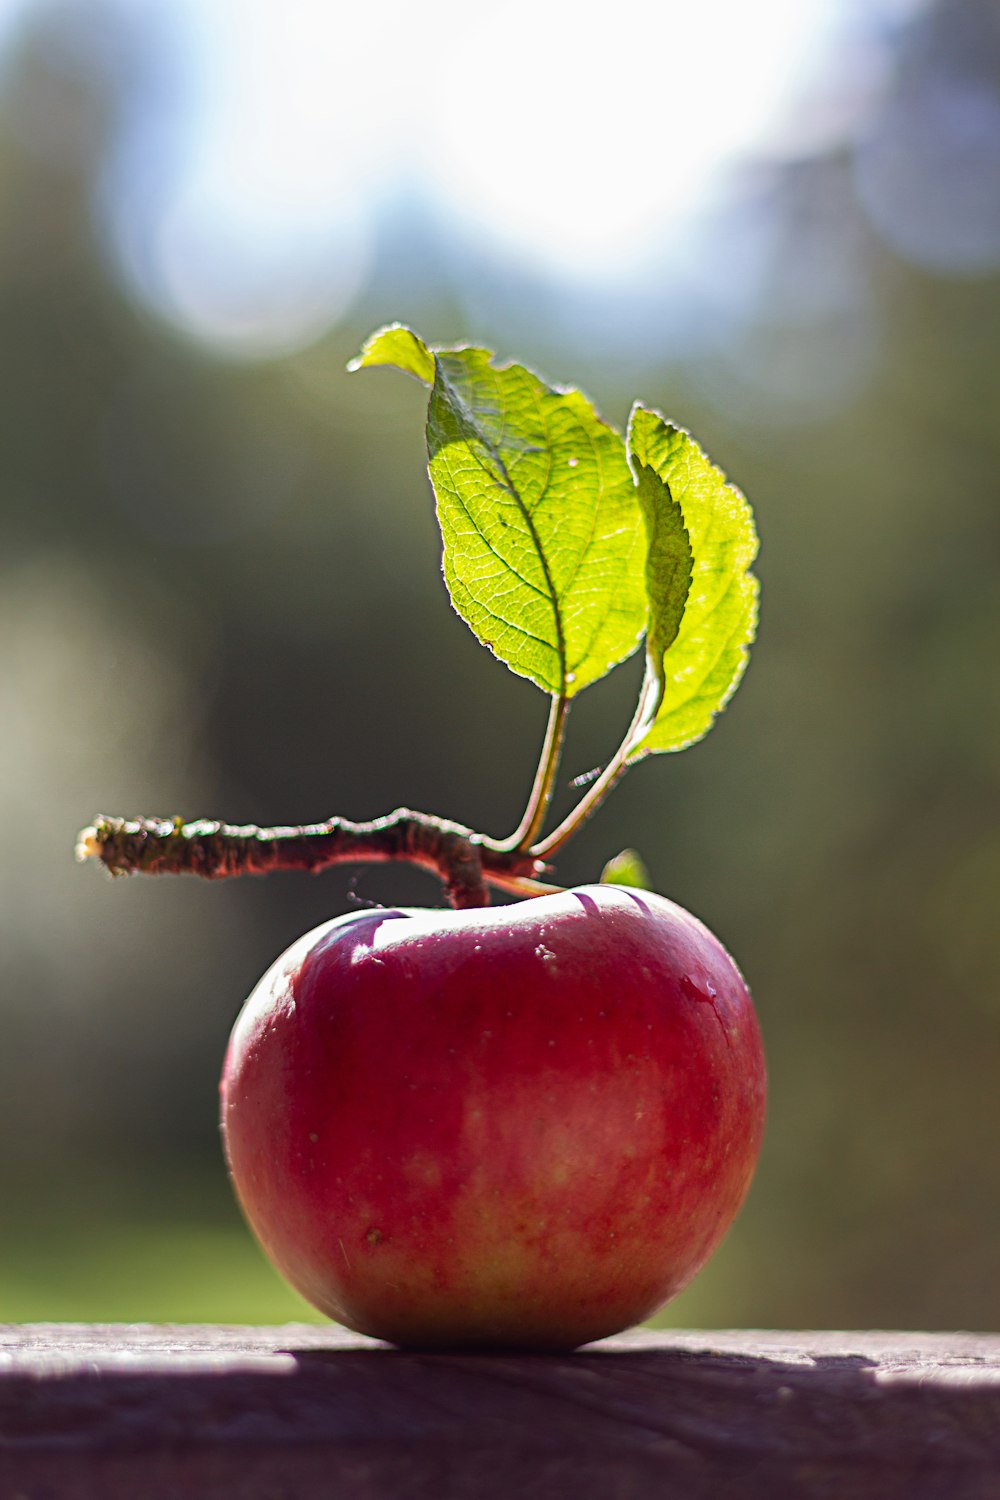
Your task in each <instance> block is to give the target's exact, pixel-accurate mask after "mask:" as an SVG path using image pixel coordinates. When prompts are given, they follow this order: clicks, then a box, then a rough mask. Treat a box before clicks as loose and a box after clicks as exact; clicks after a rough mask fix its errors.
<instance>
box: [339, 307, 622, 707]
mask: <svg viewBox="0 0 1000 1500" xmlns="http://www.w3.org/2000/svg"><path fill="white" fill-rule="evenodd" d="M369 364H396V365H398V367H399V368H400V369H403V370H405V371H406V372H407V373H409V374H415V375H417V376H418V378H420V379H422V380H425V381H428V380H429V379H430V371H431V367H432V366H433V384H432V389H431V396H430V403H429V407H428V413H427V449H428V455H429V472H430V477H431V483H432V485H433V487H434V492H435V495H436V497H437V515H438V522H439V525H440V528H441V536H442V540H443V544H444V556H443V567H444V576H445V581H446V583H447V585H448V590H449V593H450V595H451V599H452V603H453V605H454V606H455V609H456V610H457V611H458V613H459V614H460V615H461V616H462V618H463V619H464V620H465V621H466V623H467V624H468V625H469V626H470V627H471V629H472V630H473V632H474V633H475V634H476V636H478V638H479V639H480V640H481V641H482V642H483V644H484V645H486V646H488V647H489V648H490V650H491V651H493V652H494V654H495V655H496V656H498V657H499V658H500V659H501V661H504V662H506V664H507V666H509V667H510V668H511V670H512V671H514V672H517V673H519V674H520V675H521V676H522V677H528V678H530V679H531V681H533V682H535V683H537V685H538V686H539V687H540V688H543V689H544V690H545V691H547V692H549V693H553V694H559V695H562V696H565V697H567V698H571V697H573V696H574V695H575V694H576V693H578V692H580V691H581V689H583V688H585V687H587V686H588V684H590V683H592V682H596V681H597V680H598V678H600V677H603V676H604V675H605V673H606V672H608V671H610V669H611V668H612V667H613V666H615V665H617V663H618V662H620V661H623V660H624V659H625V657H627V656H630V655H631V654H632V652H633V651H634V650H635V649H636V646H637V645H638V643H639V640H640V638H641V636H642V632H643V629H644V627H645V623H646V598H645V587H644V579H643V567H644V554H645V547H644V537H643V528H642V521H641V516H640V512H639V508H638V506H637V505H636V500H635V488H634V484H633V480H632V476H631V472H630V470H629V467H628V461H627V459H626V456H625V447H624V444H623V442H622V439H621V436H620V434H619V433H617V432H616V431H615V430H614V429H613V428H612V427H610V426H608V424H607V423H605V422H603V421H602V420H601V419H600V418H599V417H598V416H597V414H596V412H595V411H594V409H593V407H592V406H591V405H590V403H589V402H588V401H587V399H586V398H585V397H584V396H583V395H581V394H580V392H579V391H574V390H559V389H555V388H553V387H551V386H547V385H545V384H544V382H543V381H541V380H540V379H539V377H538V376H537V375H535V374H533V373H532V371H530V370H527V369H525V368H524V367H523V366H522V365H517V364H495V363H494V362H493V355H492V354H491V352H490V351H489V350H488V349H471V348H448V349H435V350H433V351H432V350H430V349H428V348H427V346H426V345H425V344H423V343H422V342H421V340H420V339H418V338H417V336H416V335H415V334H413V333H410V331H409V330H408V329H403V328H400V327H399V326H398V325H397V326H394V327H392V328H389V329H383V330H381V331H380V332H379V333H376V334H374V335H373V336H372V338H371V339H369V341H368V343H367V344H366V345H365V348H364V350H363V351H362V354H361V355H360V356H359V359H358V360H357V361H355V367H356V368H359V367H361V366H365V365H369Z"/></svg>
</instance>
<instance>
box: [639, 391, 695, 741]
mask: <svg viewBox="0 0 1000 1500" xmlns="http://www.w3.org/2000/svg"><path fill="white" fill-rule="evenodd" d="M662 426H663V420H662V418H661V417H659V416H657V415H656V414H655V413H654V412H651V411H647V410H646V409H645V408H644V407H641V406H634V407H633V408H632V414H631V416H630V418H629V429H628V456H629V462H630V464H631V467H632V473H633V474H634V476H635V485H636V494H637V496H638V500H639V507H640V509H641V511H642V519H643V523H644V525H645V528H646V546H647V550H646V594H647V596H648V599H649V620H648V624H647V626H646V661H647V664H648V667H649V674H650V682H651V691H650V694H649V699H648V701H647V702H645V703H644V704H643V708H644V710H645V713H644V723H643V725H642V726H641V727H642V728H643V730H645V729H648V727H649V725H650V724H651V723H652V721H653V719H654V718H655V716H656V712H657V709H658V708H659V705H660V703H661V701H662V698H663V692H664V688H665V686H666V678H665V676H664V671H663V659H664V656H665V655H666V653H667V651H668V650H669V648H670V647H671V646H672V645H673V643H674V641H675V640H676V639H677V633H678V631H679V630H680V628H681V621H682V619H683V618H684V610H685V607H686V605H687V601H688V595H689V593H690V591H691V574H692V570H693V567H694V557H693V554H692V552H691V538H690V537H689V535H688V532H687V527H686V526H685V525H684V513H683V511H682V510H681V507H680V505H679V503H678V502H677V501H676V500H675V499H674V497H673V495H672V494H671V493H670V486H669V485H668V484H667V482H666V480H665V479H662V478H661V477H660V475H659V474H658V473H657V471H656V468H655V467H654V465H655V461H656V442H657V438H658V436H659V430H660V428H662Z"/></svg>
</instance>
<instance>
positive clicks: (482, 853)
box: [76, 807, 560, 908]
mask: <svg viewBox="0 0 1000 1500" xmlns="http://www.w3.org/2000/svg"><path fill="white" fill-rule="evenodd" d="M76 852H77V858H78V859H81V860H84V859H96V860H99V861H100V862H101V863H102V864H103V865H104V866H105V868H106V869H107V870H109V871H110V873H111V874H112V875H179V874H191V875H200V876H201V877H202V878H203V879H205V880H222V879H225V878H227V877H229V876H233V875H264V874H268V873H269V872H270V871H272V870H308V871H313V872H316V871H319V870H325V869H328V868H329V867H330V866H331V865H338V864H381V863H385V862H387V861H391V860H401V861H405V862H407V863H409V864H413V865H418V866H420V867H421V868H422V869H425V870H432V871H434V872H435V873H436V874H437V875H438V876H440V878H441V880H442V882H443V884H444V887H445V890H446V891H447V894H448V899H449V900H450V901H451V904H452V905H453V906H455V907H460V908H461V907H470V906H485V905H487V903H488V902H489V891H488V889H487V887H489V886H495V887H497V888H498V889H501V890H505V891H509V892H511V893H512V894H514V895H521V896H541V895H546V894H549V893H551V892H554V891H557V890H559V889H560V887H558V886H551V885H547V884H545V883H544V882H543V881H542V880H540V879H539V876H541V875H542V874H544V873H545V870H546V868H547V867H546V865H545V863H544V861H542V860H541V859H539V858H537V856H535V855H533V854H530V853H528V852H526V851H524V850H517V849H507V848H505V847H504V846H503V845H502V844H500V843H498V842H497V841H496V840H494V839H490V838H487V837H485V836H484V835H483V834H480V833H474V832H473V831H472V830H471V829H469V828H463V827H462V826H461V824H459V823H451V822H449V821H448V820H447V819H445V818H437V817H433V816H431V815H430V814H428V813H418V812H411V811H410V809H409V808H405V807H400V808H397V809H396V811H395V812H393V813H390V814H389V815H388V816H387V817H384V818H376V819H375V820H374V821H373V822H371V823H352V822H350V821H349V820H348V819H347V818H330V819H328V820H327V821H326V822H325V823H310V824H306V825H304V826H302V827H294V828H291V827H289V828H258V827H257V826H256V824H253V823H249V824H244V825H242V826H234V825H232V824H229V823H215V822H206V821H199V822H195V823H185V822H183V820H182V819H180V818H136V819H134V820H127V819H125V818H108V817H98V818H96V819H95V820H94V823H93V824H92V825H91V827H89V828H85V829H84V830H83V832H82V833H81V834H80V836H79V840H78V843H77V848H76Z"/></svg>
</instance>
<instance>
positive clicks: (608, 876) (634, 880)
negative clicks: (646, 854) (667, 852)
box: [601, 849, 653, 891]
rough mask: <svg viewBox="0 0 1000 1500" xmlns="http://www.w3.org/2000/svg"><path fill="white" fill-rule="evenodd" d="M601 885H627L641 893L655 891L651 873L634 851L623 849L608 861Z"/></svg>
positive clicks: (602, 874)
mask: <svg viewBox="0 0 1000 1500" xmlns="http://www.w3.org/2000/svg"><path fill="white" fill-rule="evenodd" d="M601 885H627V886H633V887H634V888H635V889H636V890H640V891H651V890H652V889H653V886H652V882H651V880H650V878H649V871H648V870H647V869H646V866H645V864H644V862H643V860H642V858H641V857H640V855H638V854H636V852H635V850H634V849H623V850H622V852H621V853H620V854H616V855H615V857H614V859H609V860H608V862H607V864H606V865H605V866H604V869H603V870H602V871H601Z"/></svg>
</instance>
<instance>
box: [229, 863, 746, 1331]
mask: <svg viewBox="0 0 1000 1500" xmlns="http://www.w3.org/2000/svg"><path fill="white" fill-rule="evenodd" d="M221 1092H222V1131H223V1139H224V1145H225V1150H226V1156H227V1160H228V1164H229V1170H230V1173H231V1176H232V1180H233V1183H234V1186H235V1189H236V1193H237V1196H238V1198H239V1200H240V1203H241V1205H242V1207H243V1210H244V1212H245V1214H246V1217H247V1219H248V1221H249V1223H250V1225H251V1227H252V1228H253V1230H254V1232H255V1233H256V1235H257V1237H258V1239H259V1240H260V1243H261V1245H262V1246H263V1248H264V1250H265V1252H266V1253H267V1255H268V1256H269V1257H270V1259H271V1260H272V1262H273V1263H274V1265H275V1266H276V1267H277V1268H278V1270H279V1271H281V1272H282V1273H283V1275H284V1276H285V1277H286V1278H287V1280H288V1281H289V1282H291V1284H292V1286H294V1287H295V1288H296V1289H297V1290H298V1291H299V1292H300V1293H301V1294H302V1295H303V1296H304V1297H305V1298H306V1299H307V1300H308V1301H309V1302H311V1303H313V1304H314V1306H316V1307H317V1308H319V1309H321V1310H322V1311H323V1312H324V1313H326V1314H327V1315H328V1316H329V1317H331V1318H333V1319H335V1320H336V1321H337V1322H340V1323H344V1324H346V1325H347V1326H348V1327H349V1328H354V1329H356V1330H358V1331H360V1332H362V1333H367V1334H371V1335H373V1336H375V1337H376V1338H381V1339H386V1340H388V1341H390V1342H391V1343H395V1344H399V1345H403V1346H407V1347H411V1348H413V1347H417V1348H426V1349H434V1348H438V1349H440V1348H462V1347H465V1348H493V1349H525V1350H565V1349H572V1348H575V1347H576V1346H578V1345H579V1344H582V1343H585V1342H588V1341H589V1340H591V1339H596V1338H601V1337H603V1336H604V1335H606V1334H611V1333H616V1332H619V1331H620V1330H621V1329H623V1328H626V1327H629V1326H631V1325H632V1324H633V1323H637V1322H640V1321H642V1320H643V1319H645V1318H648V1317H649V1316H650V1315H651V1314H652V1313H654V1312H655V1311H656V1310H657V1308H659V1307H661V1306H662V1305H663V1303H665V1302H666V1301H668V1299H669V1298H671V1297H673V1296H674V1295H675V1294H676V1293H677V1292H679V1291H680V1290H681V1288H682V1287H684V1286H685V1285H686V1284H687V1283H688V1282H689V1281H690V1280H691V1278H692V1277H693V1276H694V1275H695V1273H696V1272H697V1271H698V1270H699V1269H700V1267H701V1266H702V1265H703V1264H704V1263H705V1261H706V1260H707V1259H708V1257H709V1255H711V1253H712V1251H713V1250H714V1249H715V1247H716V1245H717V1244H718V1243H719V1241H720V1239H721V1238H722V1236H723V1234H724V1233H725V1231H726V1229H727V1228H728V1226H729V1224H730V1223H731V1221H732V1219H733V1217H734V1215H735V1213H736V1211H737V1209H738V1208H739V1206H740V1203H741V1202H742V1200H743V1197H744V1195H745V1193H746V1191H747V1188H748V1186H749V1184H750V1179H751V1176H752V1174H753V1170H754V1166H755V1163H756V1160H757V1155H758V1151H759V1148H760V1141H761V1136H762V1133H763V1127H764V1108H765V1095H766V1078H765V1068H764V1056H763V1050H762V1047H761V1040H760V1033H759V1030H758V1026H757V1020H756V1017H755V1015H754V1010H753V1005H752V1002H751V1000H750V996H749V994H748V991H747V988H746V985H745V984H744V981H743V978H742V976H741V975H740V972H739V970H738V969H737V967H736V965H735V964H734V962H733V960H732V959H731V958H730V957H729V955H728V953H727V952H726V950H725V949H724V948H723V947H722V945H721V944H720V943H719V941H718V939H717V938H715V937H714V936H713V935H712V934H711V933H710V932H709V931H708V929H707V928H706V927H704V926H703V925H702V924H701V923H700V922H699V921H697V919H696V918H694V917H692V916H691V915H690V914H689V913H688V912H686V911H684V910H683V909H682V908H681V907H678V906H675V905H674V904H673V902H671V901H668V900H666V899H665V898H664V897H662V896H656V895H652V894H650V893H648V892H646V891H639V890H632V889H626V888H624V887H617V886H610V885H602V886H589V887H582V888H580V889H578V890H572V891H567V892H565V893H561V894H559V895H555V896H544V897H540V898H536V899H534V900H529V901H525V902H523V903H521V904H518V905H511V906H501V907H486V908H480V909H475V910H466V911H448V910H441V911H436V910H405V911H404V910H373V911H364V912H356V913H352V914H349V915H347V916H344V917H338V918H337V919H336V920H334V921H332V922H328V923H326V924H325V925H324V926H322V927H318V928H316V929H315V931H313V932H310V933H307V934H306V936H304V937H303V938H300V939H299V941H298V942H296V943H294V944H293V945H292V947H291V948H289V949H288V951H287V952H286V953H285V954H283V955H282V957H281V958H279V959H278V960H277V961H276V962H275V963H274V964H273V965H272V967H271V968H270V969H269V970H268V972H267V973H266V974H265V975H264V977H263V979H261V981H260V983H259V984H258V985H257V987H256V989H255V990H254V991H253V993H252V994H251V996H250V998H249V999H248V1000H247V1002H246V1005H245V1006H244V1008H243V1011H242V1012H241V1014H240V1016H239V1019H238V1020H237V1022H236V1025H235V1028H234V1030H233V1034H232V1037H231V1039H230V1043H229V1049H228V1052H227V1055H226V1061H225V1067H224V1070H223V1076H222V1085H221Z"/></svg>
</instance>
